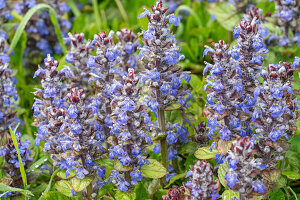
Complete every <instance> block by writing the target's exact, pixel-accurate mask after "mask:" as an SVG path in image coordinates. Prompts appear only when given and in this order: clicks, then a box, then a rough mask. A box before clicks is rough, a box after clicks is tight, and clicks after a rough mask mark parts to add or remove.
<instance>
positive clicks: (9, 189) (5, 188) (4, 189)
mask: <svg viewBox="0 0 300 200" xmlns="http://www.w3.org/2000/svg"><path fill="white" fill-rule="evenodd" d="M0 191H2V192H20V193H22V194H23V195H24V196H26V197H28V196H29V195H30V196H33V194H32V193H31V192H30V191H28V190H23V189H20V188H14V187H10V186H8V185H5V184H3V183H0Z"/></svg>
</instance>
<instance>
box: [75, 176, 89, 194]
mask: <svg viewBox="0 0 300 200" xmlns="http://www.w3.org/2000/svg"><path fill="white" fill-rule="evenodd" d="M92 181H93V179H92V178H91V177H86V178H84V179H79V178H77V177H74V178H72V179H71V185H72V188H73V190H74V191H75V192H81V191H82V190H84V189H85V188H86V187H87V186H88V185H89V184H90V183H91V182H92Z"/></svg>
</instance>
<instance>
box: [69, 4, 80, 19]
mask: <svg viewBox="0 0 300 200" xmlns="http://www.w3.org/2000/svg"><path fill="white" fill-rule="evenodd" d="M67 4H68V5H69V6H70V8H71V10H72V12H73V13H74V15H75V17H78V16H79V15H81V12H80V10H79V9H78V8H77V6H76V4H75V2H74V1H73V0H68V1H67Z"/></svg>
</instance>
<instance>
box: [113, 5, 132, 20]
mask: <svg viewBox="0 0 300 200" xmlns="http://www.w3.org/2000/svg"><path fill="white" fill-rule="evenodd" d="M115 1H116V4H117V6H118V8H119V10H120V13H121V15H122V17H123V19H124V20H125V21H126V22H127V23H128V22H129V20H128V16H127V13H126V11H125V9H124V7H123V5H122V3H121V1H120V0H115Z"/></svg>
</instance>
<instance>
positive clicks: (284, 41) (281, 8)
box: [268, 0, 300, 46]
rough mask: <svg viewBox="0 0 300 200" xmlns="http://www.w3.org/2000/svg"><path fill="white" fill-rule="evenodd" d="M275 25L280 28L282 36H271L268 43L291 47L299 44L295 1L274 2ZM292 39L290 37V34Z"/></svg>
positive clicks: (299, 34) (297, 9) (297, 11)
mask: <svg viewBox="0 0 300 200" xmlns="http://www.w3.org/2000/svg"><path fill="white" fill-rule="evenodd" d="M275 8H276V13H275V15H274V17H275V18H276V19H277V25H278V26H279V27H280V28H281V30H282V32H283V35H275V34H272V35H271V36H270V38H269V39H268V42H269V43H270V42H275V44H277V45H280V46H291V45H292V44H294V43H297V44H299V42H300V30H299V3H298V4H297V1H295V0H288V1H286V0H275ZM290 32H292V35H293V36H294V37H291V33H290Z"/></svg>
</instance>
